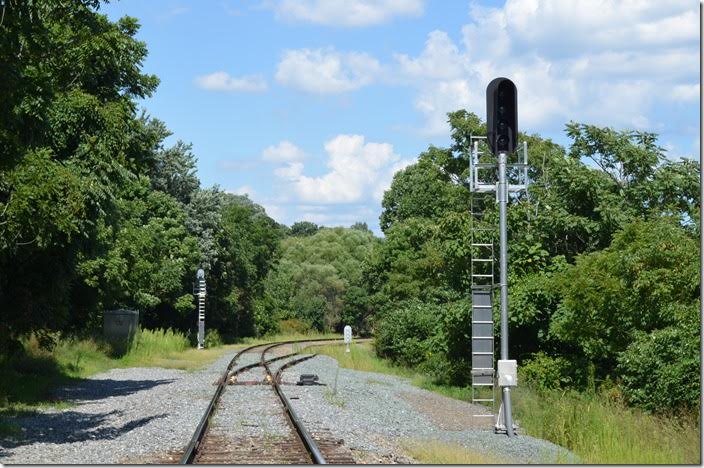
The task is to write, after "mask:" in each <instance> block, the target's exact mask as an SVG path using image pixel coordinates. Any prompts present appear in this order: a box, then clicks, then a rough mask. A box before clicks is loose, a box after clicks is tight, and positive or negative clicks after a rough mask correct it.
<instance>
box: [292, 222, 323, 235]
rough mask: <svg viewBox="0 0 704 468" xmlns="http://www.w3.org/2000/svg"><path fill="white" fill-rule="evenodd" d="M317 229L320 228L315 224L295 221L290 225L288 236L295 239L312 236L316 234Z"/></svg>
mask: <svg viewBox="0 0 704 468" xmlns="http://www.w3.org/2000/svg"><path fill="white" fill-rule="evenodd" d="M319 229H320V227H318V225H317V224H315V223H311V222H310V221H297V222H295V223H293V224H292V225H291V232H290V235H292V236H295V237H306V236H312V235H313V234H315V233H316V232H318V230H319Z"/></svg>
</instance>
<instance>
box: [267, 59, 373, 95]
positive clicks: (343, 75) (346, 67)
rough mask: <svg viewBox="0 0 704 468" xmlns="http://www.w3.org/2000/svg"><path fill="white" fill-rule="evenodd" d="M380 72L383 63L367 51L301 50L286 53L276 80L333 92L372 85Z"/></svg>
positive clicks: (309, 89) (277, 71)
mask: <svg viewBox="0 0 704 468" xmlns="http://www.w3.org/2000/svg"><path fill="white" fill-rule="evenodd" d="M380 72H381V65H380V64H379V62H378V61H377V60H376V59H374V58H372V57H371V56H369V55H367V54H364V53H356V52H350V53H342V52H337V51H335V50H334V49H332V48H327V49H315V50H311V49H298V50H287V51H285V52H284V54H283V57H282V59H281V61H280V62H279V64H278V66H277V70H276V80H277V81H278V82H279V83H281V84H282V85H284V86H288V87H291V88H295V89H299V90H301V91H305V92H308V93H313V94H332V93H342V92H346V91H353V90H355V89H359V88H361V87H362V86H365V85H368V84H370V83H371V82H372V81H373V80H374V78H375V77H377V76H378V75H379V74H380Z"/></svg>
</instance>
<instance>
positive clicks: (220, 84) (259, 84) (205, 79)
mask: <svg viewBox="0 0 704 468" xmlns="http://www.w3.org/2000/svg"><path fill="white" fill-rule="evenodd" d="M195 83H196V85H197V86H198V87H199V88H201V89H205V90H207V91H224V92H238V91H239V92H247V93H257V92H262V91H266V89H267V85H266V80H264V77H262V76H261V75H246V76H241V77H233V76H230V74H229V73H227V72H224V71H217V72H215V73H211V74H209V75H202V76H197V77H196V79H195Z"/></svg>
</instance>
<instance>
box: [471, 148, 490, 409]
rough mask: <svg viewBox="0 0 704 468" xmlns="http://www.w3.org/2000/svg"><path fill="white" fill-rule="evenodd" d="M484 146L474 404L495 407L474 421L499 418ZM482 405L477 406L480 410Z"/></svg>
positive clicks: (474, 271) (477, 186) (479, 178)
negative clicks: (497, 410)
mask: <svg viewBox="0 0 704 468" xmlns="http://www.w3.org/2000/svg"><path fill="white" fill-rule="evenodd" d="M480 144H481V145H482V146H484V147H485V145H486V138H485V137H475V136H472V137H471V138H470V147H471V149H472V154H471V156H470V161H469V163H470V167H469V169H470V175H469V176H470V190H471V198H470V233H471V244H470V247H471V249H470V255H471V260H470V277H471V289H472V403H474V404H475V405H481V406H485V407H491V413H489V414H484V413H479V412H475V413H474V414H472V416H473V417H474V418H491V419H490V420H491V421H493V420H494V419H495V415H496V388H495V387H496V386H495V380H496V379H495V377H496V374H495V370H494V369H495V365H494V364H495V356H494V320H493V307H492V305H493V290H494V287H495V281H494V273H495V268H494V260H495V256H494V243H495V242H494V241H495V239H494V238H495V236H496V232H495V231H496V229H495V224H496V222H495V221H490V220H487V214H488V211H489V209H490V208H492V207H493V206H494V204H495V202H496V200H495V196H494V194H493V193H492V192H493V191H494V190H495V186H496V185H495V181H493V179H494V178H495V174H494V171H493V169H494V168H495V167H496V166H495V164H491V163H482V162H480V161H481V159H480V157H481V155H482V154H483V152H482V151H480V149H479V148H480ZM480 171H481V172H480ZM478 407H479V406H475V408H478Z"/></svg>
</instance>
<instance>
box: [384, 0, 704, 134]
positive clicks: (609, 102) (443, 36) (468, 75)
mask: <svg viewBox="0 0 704 468" xmlns="http://www.w3.org/2000/svg"><path fill="white" fill-rule="evenodd" d="M469 12H470V21H469V22H468V24H466V25H465V26H464V27H463V28H462V39H461V41H460V42H459V43H456V42H454V41H453V40H452V39H451V38H450V37H449V36H448V34H447V33H446V32H444V31H433V32H431V33H430V34H428V38H427V40H426V43H425V46H424V48H423V50H422V51H420V53H419V54H418V55H417V56H409V55H405V54H404V55H402V54H397V55H396V56H395V64H394V66H395V69H396V71H397V73H396V74H397V76H399V77H400V79H401V80H403V82H405V83H407V84H410V85H411V86H414V87H415V88H416V89H417V93H416V98H415V102H414V104H415V107H416V109H417V110H418V111H419V112H420V113H421V115H423V117H424V121H425V123H424V125H423V127H422V128H421V133H422V134H424V135H426V136H440V135H447V132H448V131H449V128H448V124H447V122H446V121H447V117H446V113H447V112H450V111H453V110H456V109H459V108H462V107H464V108H467V109H469V110H473V111H474V112H476V113H477V114H479V115H480V116H483V111H484V107H485V102H484V99H485V98H484V92H485V89H486V85H487V84H488V83H489V81H491V79H493V78H495V77H497V76H505V77H507V78H511V79H512V80H513V81H514V82H515V83H516V85H517V87H518V90H519V93H518V101H519V102H518V106H519V109H520V110H519V113H520V116H521V119H520V123H521V129H525V130H527V131H536V130H538V128H540V129H541V130H545V129H548V128H550V129H552V130H555V129H558V128H561V127H562V125H563V124H564V123H565V122H566V121H568V120H571V119H573V120H589V121H590V122H592V123H595V124H609V125H624V126H634V127H636V128H639V127H643V126H651V125H658V123H657V122H653V118H655V117H650V116H651V115H652V110H653V109H654V108H655V106H656V105H668V102H667V100H668V99H672V100H678V101H689V100H694V99H695V98H696V97H697V96H698V95H699V86H698V84H697V83H698V81H699V79H698V78H699V76H698V74H699V70H698V60H697V58H698V55H697V52H698V48H697V45H698V39H699V29H698V20H697V19H698V17H697V10H696V8H694V7H693V6H692V4H691V2H688V1H686V0H684V1H673V2H650V1H639V0H634V1H629V2H619V1H606V0H592V1H586V0H585V1H580V2H565V1H562V0H507V1H506V3H505V4H504V5H503V6H500V7H483V6H480V5H479V4H477V3H472V4H471V6H470V10H469Z"/></svg>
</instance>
